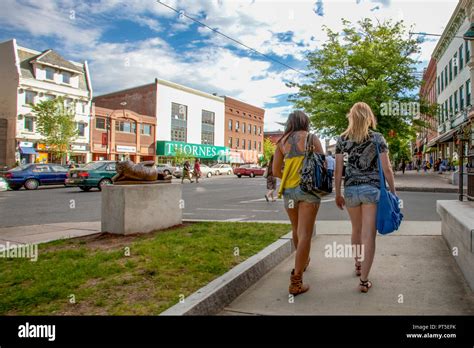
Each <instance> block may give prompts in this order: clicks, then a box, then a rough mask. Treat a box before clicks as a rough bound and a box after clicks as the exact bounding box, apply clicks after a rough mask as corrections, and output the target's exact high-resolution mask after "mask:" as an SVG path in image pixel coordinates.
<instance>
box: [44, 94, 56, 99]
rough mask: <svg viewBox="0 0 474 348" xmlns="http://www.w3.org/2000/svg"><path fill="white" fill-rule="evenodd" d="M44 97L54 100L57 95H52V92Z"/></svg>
mask: <svg viewBox="0 0 474 348" xmlns="http://www.w3.org/2000/svg"><path fill="white" fill-rule="evenodd" d="M44 97H45V99H46V100H53V99H55V98H56V97H55V96H54V95H52V94H45V96H44Z"/></svg>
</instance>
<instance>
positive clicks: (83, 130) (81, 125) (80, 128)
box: [77, 123, 86, 137]
mask: <svg viewBox="0 0 474 348" xmlns="http://www.w3.org/2000/svg"><path fill="white" fill-rule="evenodd" d="M77 133H78V135H79V136H80V137H83V136H84V135H85V134H86V125H85V124H84V123H78V124H77Z"/></svg>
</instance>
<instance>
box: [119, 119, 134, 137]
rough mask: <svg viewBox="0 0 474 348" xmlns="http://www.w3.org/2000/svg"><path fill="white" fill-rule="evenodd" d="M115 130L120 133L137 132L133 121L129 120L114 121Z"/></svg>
mask: <svg viewBox="0 0 474 348" xmlns="http://www.w3.org/2000/svg"><path fill="white" fill-rule="evenodd" d="M115 131H117V132H122V133H135V134H136V133H137V128H136V124H135V122H133V121H132V122H130V121H116V122H115Z"/></svg>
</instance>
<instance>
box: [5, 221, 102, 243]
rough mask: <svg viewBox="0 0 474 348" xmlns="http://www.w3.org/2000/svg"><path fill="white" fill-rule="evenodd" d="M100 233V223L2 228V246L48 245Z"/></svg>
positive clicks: (65, 223)
mask: <svg viewBox="0 0 474 348" xmlns="http://www.w3.org/2000/svg"><path fill="white" fill-rule="evenodd" d="M96 233H100V221H93V222H63V223H54V224H45V225H30V226H15V227H5V228H0V245H4V246H5V245H6V244H7V242H8V244H9V245H10V246H12V245H17V244H37V243H47V242H51V241H53V240H58V239H65V238H74V237H82V236H87V235H90V234H96Z"/></svg>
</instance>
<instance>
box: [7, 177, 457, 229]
mask: <svg viewBox="0 0 474 348" xmlns="http://www.w3.org/2000/svg"><path fill="white" fill-rule="evenodd" d="M174 182H176V183H179V182H180V181H179V180H174ZM265 192H266V182H265V179H263V178H261V177H257V178H248V177H243V178H240V179H239V178H237V177H235V176H221V177H212V178H210V179H206V178H205V179H202V182H200V183H199V184H195V183H194V184H191V183H189V182H187V183H185V184H184V185H183V200H184V211H183V218H184V219H196V220H201V219H212V220H227V221H249V220H280V221H281V220H287V215H286V213H285V210H284V207H283V201H282V200H278V201H277V202H275V203H267V202H266V201H265V198H264V194H265ZM398 194H399V196H400V198H401V199H402V200H403V202H404V207H403V210H402V211H403V214H404V216H405V220H411V221H439V220H440V219H439V216H438V214H437V213H436V200H455V199H457V194H455V193H430V192H426V193H425V192H399V193H398ZM100 203H101V194H100V192H99V191H97V190H93V191H90V192H82V191H80V190H79V189H78V188H64V187H44V188H40V189H39V190H37V191H26V190H23V189H22V190H20V191H16V192H15V191H6V192H0V227H10V226H26V225H37V224H46V223H58V222H88V221H99V220H100V214H101V204H100ZM163 209H166V208H163ZM318 219H321V220H332V221H335V220H348V219H349V218H348V215H347V212H346V211H341V210H339V209H337V208H336V206H335V204H334V193H333V194H331V195H329V196H326V197H324V199H323V202H322V204H321V208H320V210H319V213H318Z"/></svg>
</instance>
